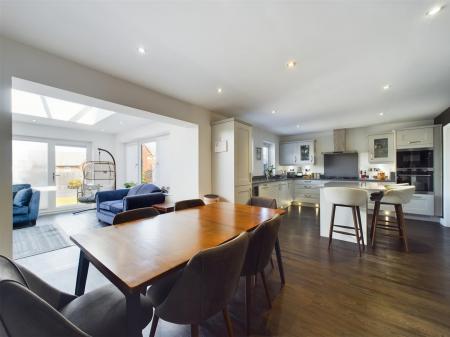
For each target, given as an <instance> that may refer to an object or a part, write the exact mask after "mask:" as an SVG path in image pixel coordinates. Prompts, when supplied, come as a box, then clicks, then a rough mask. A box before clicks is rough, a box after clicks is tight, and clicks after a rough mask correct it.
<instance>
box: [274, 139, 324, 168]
mask: <svg viewBox="0 0 450 337" xmlns="http://www.w3.org/2000/svg"><path fill="white" fill-rule="evenodd" d="M314 151H315V148H314V141H313V140H306V141H296V142H287V143H280V151H279V153H280V159H279V160H280V164H281V165H297V166H299V165H308V164H314V160H315V152H314Z"/></svg>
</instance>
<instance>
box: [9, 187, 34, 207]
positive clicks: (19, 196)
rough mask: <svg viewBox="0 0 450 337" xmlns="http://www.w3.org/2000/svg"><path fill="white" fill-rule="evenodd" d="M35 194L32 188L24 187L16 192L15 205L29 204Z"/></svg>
mask: <svg viewBox="0 0 450 337" xmlns="http://www.w3.org/2000/svg"><path fill="white" fill-rule="evenodd" d="M32 195H33V190H32V189H31V188H24V189H22V190H20V191H18V192H17V193H16V195H15V196H14V201H13V205H14V206H17V207H22V206H28V204H29V203H30V200H31V196H32Z"/></svg>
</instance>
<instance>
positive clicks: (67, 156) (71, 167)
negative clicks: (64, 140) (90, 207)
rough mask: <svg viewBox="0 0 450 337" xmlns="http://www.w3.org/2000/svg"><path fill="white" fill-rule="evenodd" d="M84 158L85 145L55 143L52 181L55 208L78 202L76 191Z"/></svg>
mask: <svg viewBox="0 0 450 337" xmlns="http://www.w3.org/2000/svg"><path fill="white" fill-rule="evenodd" d="M86 160H87V148H86V147H80V146H67V145H55V170H54V173H53V181H54V184H55V186H56V192H55V193H56V195H55V206H56V207H57V208H58V207H67V206H74V205H77V204H78V193H79V192H80V190H81V185H82V183H83V172H82V169H81V165H82V164H83V163H84V162H85V161H86Z"/></svg>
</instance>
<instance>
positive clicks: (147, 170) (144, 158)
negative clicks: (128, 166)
mask: <svg viewBox="0 0 450 337" xmlns="http://www.w3.org/2000/svg"><path fill="white" fill-rule="evenodd" d="M140 171H141V183H155V177H156V142H147V143H142V144H141V170H140Z"/></svg>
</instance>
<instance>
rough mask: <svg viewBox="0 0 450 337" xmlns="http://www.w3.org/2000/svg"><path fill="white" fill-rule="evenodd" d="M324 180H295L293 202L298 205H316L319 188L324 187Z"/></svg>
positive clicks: (318, 197)
mask: <svg viewBox="0 0 450 337" xmlns="http://www.w3.org/2000/svg"><path fill="white" fill-rule="evenodd" d="M325 183H326V181H324V180H296V181H295V189H294V201H295V202H296V203H299V204H304V203H306V204H313V205H314V206H315V205H318V204H319V202H320V188H322V187H323V186H324V184H325Z"/></svg>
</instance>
